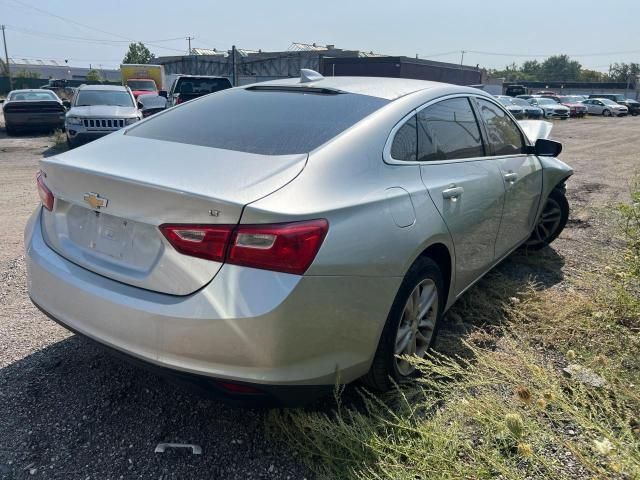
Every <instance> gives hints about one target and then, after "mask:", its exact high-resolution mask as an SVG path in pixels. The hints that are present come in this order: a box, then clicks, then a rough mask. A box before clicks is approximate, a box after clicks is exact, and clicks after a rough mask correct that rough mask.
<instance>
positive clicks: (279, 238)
mask: <svg viewBox="0 0 640 480" xmlns="http://www.w3.org/2000/svg"><path fill="white" fill-rule="evenodd" d="M159 228H160V231H161V232H162V234H163V235H164V236H165V238H166V239H167V240H168V241H169V243H171V245H173V247H174V248H175V249H176V250H178V251H179V252H180V253H183V254H185V255H190V256H194V257H199V258H204V259H207V260H214V261H217V262H227V263H231V264H234V265H242V266H245V267H252V268H258V269H263V270H274V271H277V272H285V273H293V274H296V275H302V274H304V272H306V271H307V269H308V268H309V266H310V265H311V263H312V262H313V260H314V259H315V257H316V254H317V253H318V250H320V247H321V246H322V242H323V241H324V238H325V236H326V235H327V231H328V230H329V223H328V222H327V221H326V220H324V219H318V220H310V221H302V222H292V223H280V224H272V225H237V226H236V225H185V224H165V225H161V226H160V227H159Z"/></svg>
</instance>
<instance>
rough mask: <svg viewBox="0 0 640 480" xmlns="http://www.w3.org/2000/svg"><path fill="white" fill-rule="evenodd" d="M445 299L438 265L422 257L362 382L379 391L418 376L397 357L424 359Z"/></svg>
mask: <svg viewBox="0 0 640 480" xmlns="http://www.w3.org/2000/svg"><path fill="white" fill-rule="evenodd" d="M445 302H446V299H445V298H444V280H443V277H442V272H441V271H440V268H439V267H438V265H437V264H436V263H435V262H434V261H433V260H431V259H430V258H427V257H425V258H420V259H418V260H417V261H416V263H415V264H414V265H413V266H412V267H411V269H410V270H409V272H408V273H407V275H406V276H405V278H404V280H403V281H402V284H401V285H400V289H399V290H398V293H397V294H396V298H395V300H394V301H393V305H392V307H391V311H390V312H389V316H388V317H387V322H386V324H385V326H384V329H383V331H382V335H381V336H380V341H379V343H378V348H377V350H376V353H375V356H374V358H373V363H372V364H371V368H370V369H369V372H368V373H367V374H366V375H365V376H364V377H362V379H361V381H362V382H363V383H364V384H365V385H366V386H368V387H370V388H371V389H373V390H376V391H378V392H385V391H388V390H389V389H391V388H392V387H393V384H394V383H402V382H403V381H406V380H408V379H410V378H412V377H413V376H415V373H416V370H415V368H414V367H413V366H412V365H411V364H410V363H409V362H407V361H406V360H403V359H400V358H398V355H416V356H418V357H420V358H424V356H425V355H426V353H427V351H428V350H429V348H430V347H431V345H432V344H433V340H434V338H435V336H436V333H437V328H438V325H439V323H440V319H441V317H442V311H443V309H444V304H445Z"/></svg>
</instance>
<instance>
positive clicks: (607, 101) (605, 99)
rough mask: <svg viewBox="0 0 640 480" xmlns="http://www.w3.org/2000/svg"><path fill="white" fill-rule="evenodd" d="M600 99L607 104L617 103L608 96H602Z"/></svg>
mask: <svg viewBox="0 0 640 480" xmlns="http://www.w3.org/2000/svg"><path fill="white" fill-rule="evenodd" d="M599 100H600V101H601V102H602V103H604V104H605V105H617V103H616V102H614V101H613V100H609V99H608V98H600V99H599Z"/></svg>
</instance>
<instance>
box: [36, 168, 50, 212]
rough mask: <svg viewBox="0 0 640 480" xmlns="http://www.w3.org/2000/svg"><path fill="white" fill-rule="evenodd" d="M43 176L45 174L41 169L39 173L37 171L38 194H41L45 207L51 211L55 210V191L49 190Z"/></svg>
mask: <svg viewBox="0 0 640 480" xmlns="http://www.w3.org/2000/svg"><path fill="white" fill-rule="evenodd" d="M43 177H44V174H43V173H42V172H41V171H38V173H36V184H37V185H38V195H40V201H41V202H42V205H43V206H44V208H46V209H47V210H49V211H51V210H53V200H54V198H53V193H51V190H49V188H48V187H47V186H46V185H45V183H44V179H43Z"/></svg>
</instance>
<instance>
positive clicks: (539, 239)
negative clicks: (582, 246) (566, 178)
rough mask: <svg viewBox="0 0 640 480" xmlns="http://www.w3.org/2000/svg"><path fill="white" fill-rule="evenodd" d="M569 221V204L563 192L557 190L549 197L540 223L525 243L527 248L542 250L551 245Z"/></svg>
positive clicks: (539, 220) (539, 219)
mask: <svg viewBox="0 0 640 480" xmlns="http://www.w3.org/2000/svg"><path fill="white" fill-rule="evenodd" d="M567 220H569V202H568V201H567V197H566V196H565V194H564V192H563V191H562V190H559V189H555V190H553V191H552V192H551V193H550V194H549V196H548V197H547V200H546V202H545V204H544V207H543V209H542V213H541V214H540V218H538V223H537V224H536V226H535V228H534V229H533V232H532V233H531V236H530V237H529V240H527V241H526V242H525V246H526V248H528V249H530V250H540V249H541V248H544V247H546V246H547V245H549V244H550V243H551V242H553V241H554V240H555V239H556V238H558V235H560V234H561V233H562V230H564V227H565V226H566V225H567Z"/></svg>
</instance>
